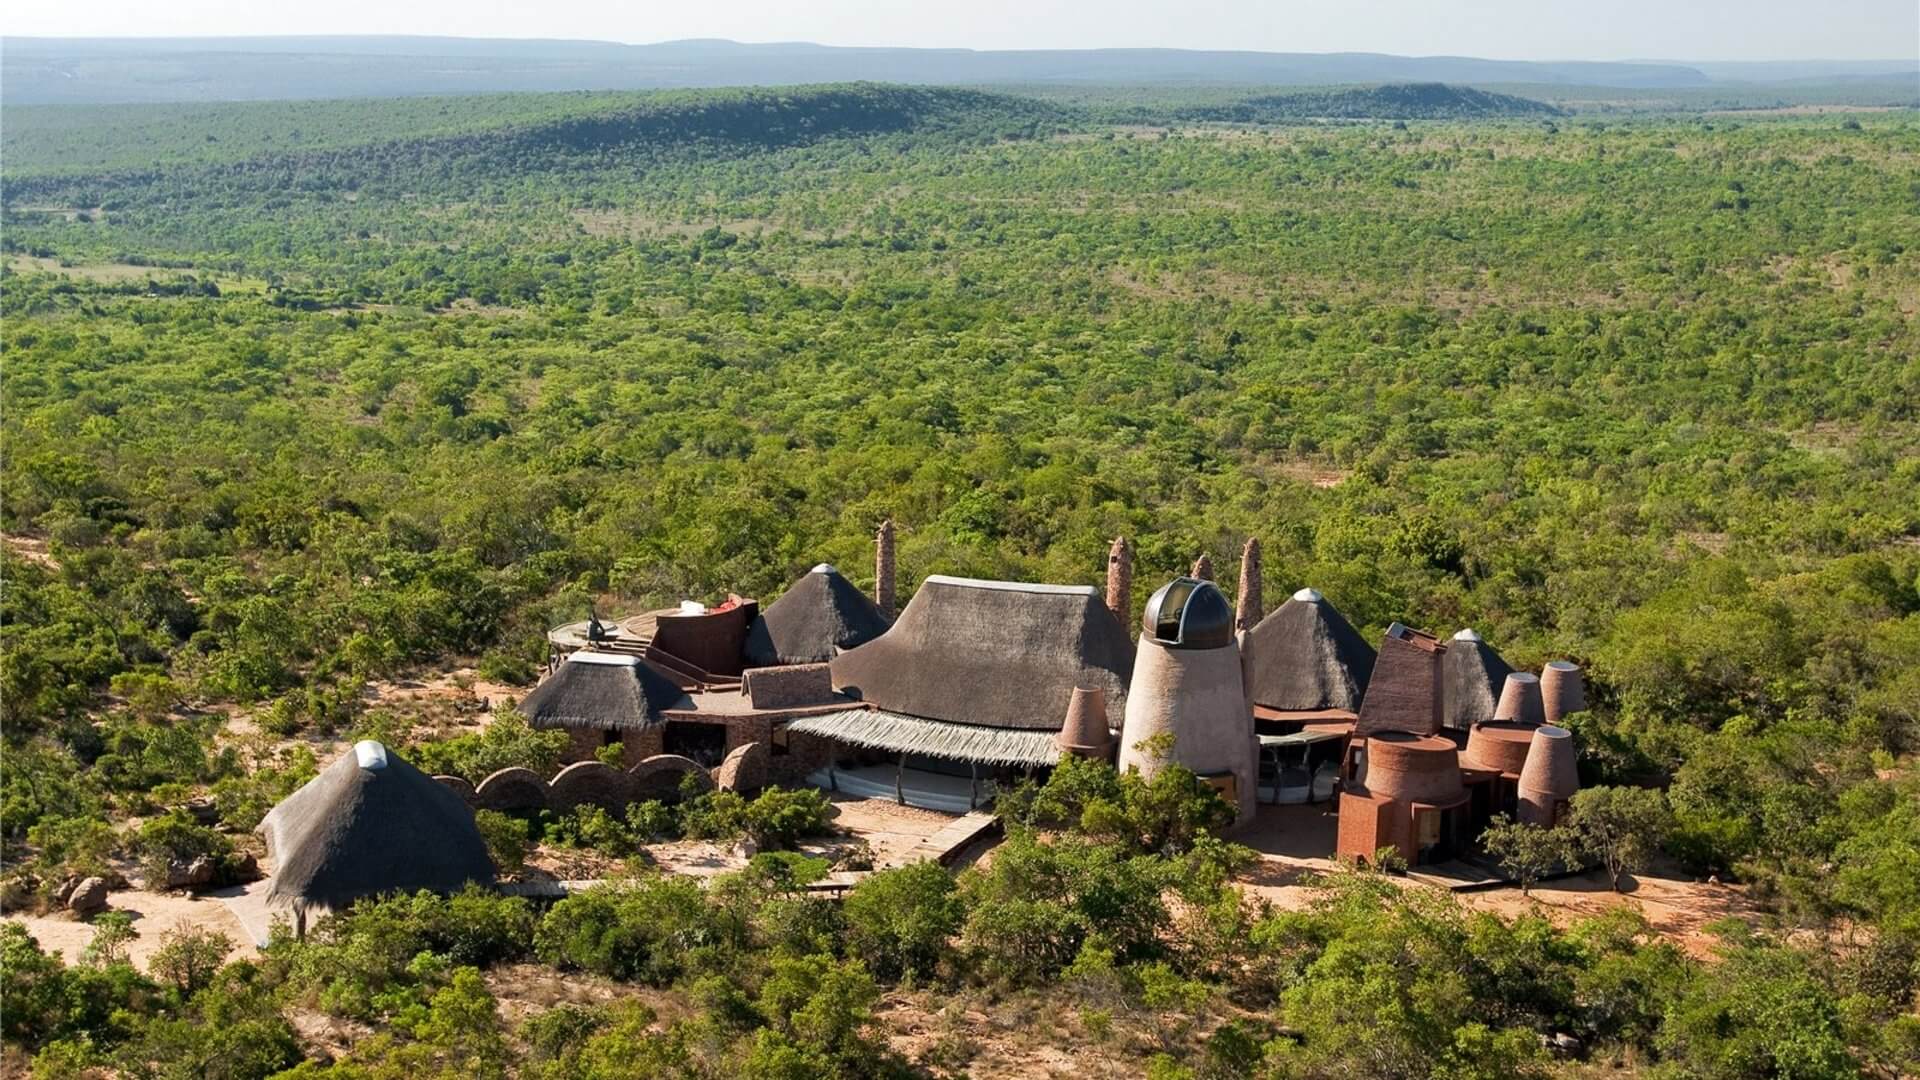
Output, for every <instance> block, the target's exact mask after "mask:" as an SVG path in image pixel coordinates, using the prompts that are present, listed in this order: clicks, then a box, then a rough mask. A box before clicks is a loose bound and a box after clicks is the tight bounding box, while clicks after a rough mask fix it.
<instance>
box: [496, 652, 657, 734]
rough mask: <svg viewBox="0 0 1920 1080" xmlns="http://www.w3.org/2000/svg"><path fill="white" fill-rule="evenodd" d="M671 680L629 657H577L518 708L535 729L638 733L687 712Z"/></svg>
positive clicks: (585, 654)
mask: <svg viewBox="0 0 1920 1080" xmlns="http://www.w3.org/2000/svg"><path fill="white" fill-rule="evenodd" d="M691 708H693V699H691V698H689V697H688V696H687V692H686V691H684V690H682V689H680V687H678V686H676V685H675V684H674V682H673V680H671V679H669V678H667V677H666V676H665V675H662V674H660V673H659V672H657V671H655V670H653V668H651V667H649V666H647V665H646V664H645V663H644V662H642V661H641V659H640V658H639V657H637V656H631V655H629V654H627V653H602V652H585V651H582V652H576V653H574V654H573V655H572V656H569V657H567V658H566V660H565V661H564V662H562V663H561V665H560V666H559V667H558V668H557V669H555V671H554V673H553V674H551V675H549V676H547V677H546V679H545V680H544V681H542V682H541V683H540V685H539V686H536V687H534V688H533V693H531V694H528V695H527V697H526V700H524V701H522V702H521V703H520V711H521V712H522V713H524V714H525V715H526V717H527V719H528V720H529V721H531V722H532V724H533V726H534V727H537V728H599V729H602V730H611V729H619V730H622V731H637V730H640V729H643V728H650V727H653V726H655V725H657V724H661V723H665V719H666V718H665V717H663V716H662V715H661V713H662V711H663V710H666V709H691Z"/></svg>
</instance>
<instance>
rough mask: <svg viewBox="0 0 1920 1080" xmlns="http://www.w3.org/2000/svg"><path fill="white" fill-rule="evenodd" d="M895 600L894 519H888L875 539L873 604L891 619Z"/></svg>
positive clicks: (882, 524) (882, 523) (881, 524)
mask: <svg viewBox="0 0 1920 1080" xmlns="http://www.w3.org/2000/svg"><path fill="white" fill-rule="evenodd" d="M893 599H894V596H893V519H892V518H888V519H887V520H885V521H883V522H881V523H880V531H879V532H878V533H876V534H875V535H874V537H873V603H874V606H875V607H878V608H879V609H880V611H881V614H884V615H885V616H886V617H887V618H889V619H891V618H893V616H894V609H893Z"/></svg>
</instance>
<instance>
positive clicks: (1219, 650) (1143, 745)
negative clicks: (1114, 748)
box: [1120, 578, 1259, 820]
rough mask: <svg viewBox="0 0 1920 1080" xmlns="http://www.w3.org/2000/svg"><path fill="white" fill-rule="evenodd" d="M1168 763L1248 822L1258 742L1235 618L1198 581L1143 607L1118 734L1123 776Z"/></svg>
mask: <svg viewBox="0 0 1920 1080" xmlns="http://www.w3.org/2000/svg"><path fill="white" fill-rule="evenodd" d="M1168 744H1170V745H1168ZM1169 763H1174V764H1179V765H1183V766H1185V767H1186V768H1189V769H1192V770H1193V771H1194V772H1195V773H1197V774H1199V775H1200V776H1201V777H1202V778H1203V779H1205V780H1207V781H1209V782H1211V783H1214V784H1215V785H1217V786H1218V787H1219V788H1220V789H1221V792H1222V794H1223V795H1226V796H1227V797H1228V799H1229V801H1230V802H1232V803H1234V804H1235V806H1236V807H1237V808H1238V810H1239V813H1240V818H1241V820H1247V819H1249V818H1251V817H1252V815H1253V810H1254V796H1255V794H1256V784H1257V782H1258V765H1259V741H1258V740H1257V739H1256V738H1255V736H1254V732H1253V712H1252V710H1251V708H1250V707H1249V706H1248V703H1247V697H1246V692H1245V689H1244V687H1243V684H1242V682H1241V671H1240V650H1239V649H1238V648H1237V647H1236V646H1235V644H1234V635H1233V612H1232V611H1231V610H1230V609H1229V608H1228V607H1227V598H1226V597H1225V596H1223V595H1221V593H1220V590H1219V588H1217V587H1216V586H1215V585H1214V584H1213V583H1212V582H1208V581H1201V580H1198V579H1196V578H1175V579H1174V580H1173V581H1171V582H1169V583H1168V584H1166V585H1165V586H1162V587H1161V589H1160V590H1159V591H1158V592H1156V593H1154V594H1153V598H1152V599H1151V600H1149V601H1148V602H1147V610H1146V613H1145V617H1144V618H1143V619H1142V620H1141V632H1140V641H1139V644H1138V646H1137V649H1136V652H1135V654H1134V661H1133V682H1132V683H1131V685H1130V686H1129V687H1128V690H1127V708H1126V720H1125V724H1124V726H1123V727H1122V728H1121V735H1120V767H1121V768H1122V769H1129V768H1131V769H1138V770H1139V771H1140V772H1141V773H1142V774H1144V775H1147V776H1152V775H1153V774H1154V773H1156V772H1158V771H1159V770H1160V769H1161V768H1163V767H1164V766H1166V765H1167V764H1169Z"/></svg>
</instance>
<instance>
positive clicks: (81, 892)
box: [66, 877, 107, 919]
mask: <svg viewBox="0 0 1920 1080" xmlns="http://www.w3.org/2000/svg"><path fill="white" fill-rule="evenodd" d="M66 902H67V910H68V911H71V912H73V913H74V914H75V915H78V916H80V917H81V918H83V919H90V918H92V917H93V916H95V915H98V914H100V913H101V912H103V911H105V910H107V882H106V879H105V878H97V877H90V878H88V879H86V880H85V881H82V882H81V883H80V884H78V885H76V886H74V888H73V892H72V893H71V894H69V895H68V897H67V901H66Z"/></svg>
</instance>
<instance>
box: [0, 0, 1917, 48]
mask: <svg viewBox="0 0 1920 1080" xmlns="http://www.w3.org/2000/svg"><path fill="white" fill-rule="evenodd" d="M0 34H9V35H36V36H62V37H157V36H172V37H188V36H206V35H222V36H225V35H260V34H448V35H458V36H466V37H516V38H525V37H541V38H590V39H595V40H602V41H624V42H631V43H638V42H653V41H668V40H673V39H677V38H694V37H713V38H732V39H734V40H736V41H754V42H764V41H813V42H819V43H822V44H828V45H896V46H902V45H904V46H926V47H961V48H975V49H1037V48H1063V49H1064V48H1099V47H1110V46H1167V47H1178V48H1194V49H1255V50H1265V51H1273V52H1344V51H1353V52H1385V53H1398V54H1403V55H1415V56H1427V55H1461V56H1479V57H1489V58H1495V59H1513V60H1621V59H1684V60H1796V59H1816V58H1817V59H1829V60H1845V59H1876V60H1879V59H1895V58H1904V57H1914V56H1920V0H1581V2H1574V0H1175V2H1165V0H1158V2H1156V0H966V2H964V3H942V2H939V0H665V2H662V0H624V2H623V0H542V2H540V3H531V2H527V0H402V2H396V0H328V2H326V3H322V4H302V3H285V2H274V0H167V2H162V3H155V2H154V0H85V2H83V3H75V2H73V0H10V2H9V3H7V4H6V5H5V10H4V13H0Z"/></svg>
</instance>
